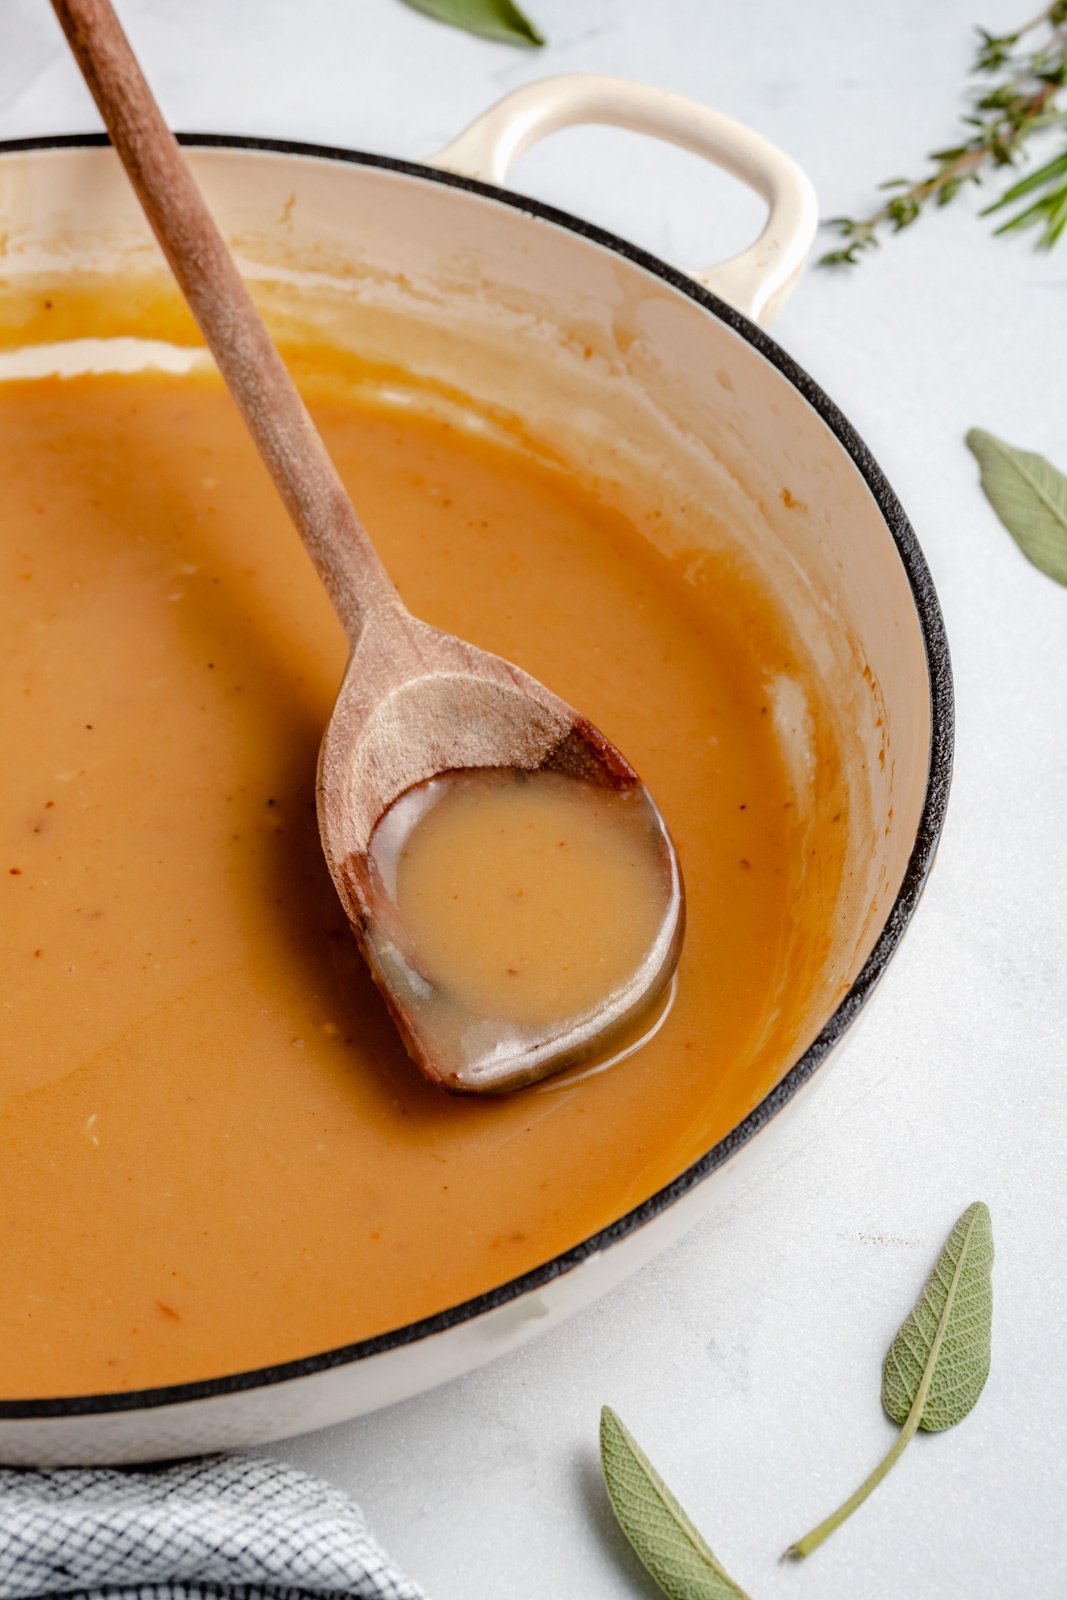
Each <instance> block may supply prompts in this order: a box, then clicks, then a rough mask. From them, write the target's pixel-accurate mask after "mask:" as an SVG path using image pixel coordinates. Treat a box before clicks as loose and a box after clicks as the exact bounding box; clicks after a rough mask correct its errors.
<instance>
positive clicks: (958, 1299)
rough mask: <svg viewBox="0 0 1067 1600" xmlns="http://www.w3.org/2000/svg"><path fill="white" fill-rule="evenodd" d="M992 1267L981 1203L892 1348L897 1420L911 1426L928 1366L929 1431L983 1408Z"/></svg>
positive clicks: (888, 1371)
mask: <svg viewBox="0 0 1067 1600" xmlns="http://www.w3.org/2000/svg"><path fill="white" fill-rule="evenodd" d="M992 1266H993V1230H992V1227H991V1225H990V1219H989V1207H988V1206H985V1205H983V1204H982V1202H981V1201H980V1200H976V1201H975V1203H974V1205H973V1206H968V1207H967V1210H966V1211H965V1212H964V1213H963V1216H962V1217H961V1218H960V1219H959V1221H958V1222H957V1224H956V1226H955V1227H954V1228H953V1230H952V1232H951V1233H950V1234H949V1237H948V1243H947V1244H946V1245H945V1248H944V1249H943V1250H942V1252H941V1254H940V1256H939V1257H938V1260H937V1265H936V1266H935V1267H934V1270H933V1272H932V1273H931V1274H930V1276H929V1278H928V1279H927V1281H926V1287H925V1288H924V1289H923V1292H922V1294H921V1295H920V1296H919V1300H918V1303H917V1304H916V1306H915V1309H914V1310H913V1311H912V1312H910V1313H909V1315H908V1316H907V1317H906V1318H905V1320H904V1322H903V1323H902V1324H901V1327H900V1331H899V1333H898V1334H897V1336H896V1338H895V1339H894V1340H893V1343H892V1344H891V1345H890V1346H889V1349H888V1351H887V1353H886V1358H885V1365H884V1366H883V1368H882V1405H883V1407H884V1408H885V1413H886V1416H887V1417H888V1418H889V1419H890V1421H891V1422H896V1423H899V1424H900V1426H901V1427H904V1426H905V1425H906V1424H907V1421H908V1418H909V1416H910V1415H911V1412H912V1408H913V1407H914V1405H915V1402H916V1399H917V1397H918V1395H919V1391H920V1389H922V1387H923V1381H924V1378H926V1374H927V1371H929V1377H928V1378H926V1389H925V1394H924V1396H923V1404H922V1410H921V1413H920V1415H919V1422H918V1425H919V1427H920V1428H922V1429H923V1430H924V1431H925V1432H927V1433H939V1432H941V1430H942V1429H944V1428H954V1427H955V1425H956V1423H957V1422H962V1421H963V1419H964V1417H965V1416H966V1415H967V1413H968V1412H969V1411H972V1410H973V1409H974V1407H975V1406H976V1405H977V1403H978V1397H979V1395H980V1394H981V1392H982V1390H983V1388H984V1387H985V1381H986V1379H987V1378H988V1377H989V1346H990V1323H991V1320H992V1316H993V1284H992V1278H991V1271H992ZM942 1323H944V1327H943V1328H942ZM937 1345H939V1348H937V1349H936V1350H935V1346H937Z"/></svg>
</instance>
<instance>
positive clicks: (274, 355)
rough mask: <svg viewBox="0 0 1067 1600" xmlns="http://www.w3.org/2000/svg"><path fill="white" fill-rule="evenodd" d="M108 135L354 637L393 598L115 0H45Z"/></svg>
mask: <svg viewBox="0 0 1067 1600" xmlns="http://www.w3.org/2000/svg"><path fill="white" fill-rule="evenodd" d="M52 5H53V8H54V10H55V13H56V15H57V17H58V18H59V21H60V24H61V25H62V28H63V31H64V33H65V34H66V36H67V41H68V43H69V45H70V48H71V50H72V51H73V53H74V56H75V58H76V60H77V62H78V65H79V67H80V68H81V70H82V74H83V76H84V78H85V81H86V83H87V84H88V85H89V88H90V90H91V91H92V95H93V99H94V100H95V101H96V104H97V106H98V108H99V110H100V115H101V116H102V117H103V119H104V123H105V125H106V127H107V131H108V133H109V134H110V136H111V142H112V144H113V145H114V147H115V149H116V151H117V152H118V155H119V158H120V159H121V161H122V164H123V166H124V167H125V168H126V172H127V174H128V175H129V178H130V182H131V183H132V184H133V187H134V189H135V190H136V192H137V195H138V198H139V199H140V202H141V205H142V206H143V207H144V211H145V215H146V216H147V218H148V220H149V222H150V223H151V225H152V229H153V231H154V233H155V235H156V238H157V239H158V240H159V242H160V244H161V246H162V247H163V252H164V254H165V255H166V257H167V260H168V261H169V263H170V265H171V269H172V270H173V272H174V276H175V277H176V278H177V280H178V283H179V285H180V287H181V290H182V293H183V294H184V296H185V298H186V300H187V301H188V302H189V305H190V307H191V309H192V312H193V315H194V316H195V317H196V320H197V322H198V323H199V325H200V330H201V332H202V333H203V335H204V338H205V339H206V341H207V344H208V346H209V348H210V350H211V353H212V355H213V356H214V357H215V360H216V362H217V363H218V366H219V369H220V371H221V372H222V375H223V377H224V378H225V380H226V382H227V384H228V385H229V388H230V392H231V394H232V395H233V397H234V399H235V400H236V401H237V404H238V406H239V407H240V409H241V411H242V412H243V414H244V418H245V421H246V422H247V424H248V427H249V430H250V432H251V434H252V437H253V439H254V440H255V442H256V444H257V446H258V447H259V451H260V454H261V455H262V457H263V459H264V461H265V462H266V464H267V468H268V470H269V471H270V475H271V477H272V478H273V479H274V482H275V485H276V487H277V489H278V491H279V493H280V494H281V496H282V499H283V500H284V501H285V504H286V506H287V508H288V511H289V515H290V516H291V517H292V519H293V521H294V523H295V524H296V526H297V529H298V531H299V533H300V535H301V537H302V538H303V540H304V543H305V545H306V546H307V548H308V551H309V552H310V555H311V558H312V560H313V561H314V563H315V566H316V567H317V569H318V572H319V576H320V577H321V579H322V581H323V583H324V584H325V585H326V588H327V590H328V591H329V595H330V598H331V600H332V601H333V603H334V606H335V608H336V610H337V613H338V615H339V617H340V618H341V622H342V623H343V625H344V627H345V629H346V631H347V633H348V635H349V638H350V639H351V640H352V642H353V644H354V643H355V641H356V639H357V638H358V636H359V634H360V632H361V631H362V628H363V625H364V623H365V622H366V620H367V617H368V616H369V614H370V612H371V611H372V610H377V609H379V608H381V607H383V606H389V607H393V608H399V607H400V598H399V596H398V594H397V592H396V589H395V588H394V587H393V584H392V581H391V580H390V578H389V576H388V574H387V572H386V570H385V568H384V567H383V566H382V563H381V561H380V560H379V559H378V556H377V553H376V552H375V550H374V547H373V545H372V544H371V541H370V538H369V537H368V535H367V532H366V530H365V529H364V527H363V525H362V523H361V522H360V520H359V518H358V517H357V516H356V513H355V510H354V508H353V506H352V502H351V501H350V500H349V498H348V495H347V493H346V491H345V487H344V485H343V484H342V482H341V479H340V476H339V475H338V472H337V468H336V467H335V466H334V464H333V462H332V461H331V460H330V457H329V455H328V453H327V450H326V446H325V445H324V444H323V442H322V438H321V436H320V434H319V432H318V429H317V428H316V427H315V424H314V423H313V422H312V420H311V417H310V416H309V415H308V411H307V407H306V406H305V405H304V402H303V401H302V400H301V398H300V396H299V395H298V394H297V391H296V387H295V385H294V384H293V381H292V379H291V378H290V376H289V374H288V372H287V371H286V368H285V364H284V362H283V361H282V359H281V356H280V355H279V354H278V351H277V350H276V348H275V346H274V343H273V341H272V340H271V337H270V335H269V333H268V332H267V330H266V328H265V327H264V326H263V322H262V319H261V318H260V315H259V312H258V311H257V310H256V308H255V306H254V305H253V303H252V299H251V296H250V295H249V293H248V290H247V289H246V288H245V285H244V282H243V280H242V279H241V276H240V274H239V272H238V271H237V267H236V265H235V263H234V260H233V257H232V256H231V255H230V252H229V250H228V249H227V247H226V245H225V243H224V241H223V238H222V235H221V234H220V233H219V230H218V228H217V227H216V226H215V223H214V221H213V219H212V217H211V214H210V212H209V211H208V209H207V206H206V204H205V202H204V198H203V196H202V195H201V193H200V190H199V189H198V188H197V186H196V182H195V180H194V179H193V175H192V173H191V171H190V170H189V166H188V164H187V162H186V160H185V157H184V155H183V154H182V152H181V149H180V148H179V145H178V142H177V140H176V139H175V138H174V135H173V134H172V133H171V132H170V129H169V128H168V127H167V125H166V123H165V122H164V120H163V115H162V113H161V111H160V109H159V106H158V105H157V104H156V101H155V98H154V96H153V94H152V91H151V89H150V88H149V87H148V84H147V82H146V81H145V77H144V74H143V73H142V71H141V68H140V66H139V64H138V62H137V58H136V56H135V55H134V53H133V50H132V49H131V47H130V42H129V40H128V39H127V37H126V35H125V33H124V32H123V30H122V27H121V25H120V23H119V20H118V17H117V16H116V15H115V12H114V10H113V9H112V6H111V4H110V0H52Z"/></svg>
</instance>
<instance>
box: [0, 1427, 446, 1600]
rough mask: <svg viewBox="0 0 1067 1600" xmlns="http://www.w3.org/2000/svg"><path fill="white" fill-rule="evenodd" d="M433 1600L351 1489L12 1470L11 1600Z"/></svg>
mask: <svg viewBox="0 0 1067 1600" xmlns="http://www.w3.org/2000/svg"><path fill="white" fill-rule="evenodd" d="M45 1595H48V1596H58V1595H62V1596H64V1597H66V1600H75V1597H77V1600H311V1597H314V1600H324V1597H328V1600H342V1597H343V1600H426V1596H425V1594H424V1593H423V1590H422V1589H420V1588H419V1587H418V1585H417V1584H414V1583H412V1582H411V1580H410V1578H406V1577H405V1576H404V1575H403V1573H402V1572H398V1571H397V1569H396V1568H395V1567H394V1566H393V1564H392V1562H391V1561H390V1560H389V1558H388V1557H387V1556H386V1554H385V1552H384V1551H383V1550H382V1549H381V1548H380V1546H379V1545H378V1544H376V1543H375V1541H374V1539H372V1538H371V1536H370V1534H369V1533H368V1532H367V1525H366V1523H365V1522H364V1520H363V1513H362V1512H361V1511H360V1509H359V1507H358V1506H357V1505H355V1504H354V1503H353V1502H352V1501H351V1500H349V1499H348V1498H347V1497H346V1496H345V1495H344V1494H342V1492H341V1490H340V1489H337V1488H335V1487H334V1486H333V1485H332V1484H328V1483H322V1482H320V1481H319V1480H318V1479H317V1478H311V1477H309V1476H308V1475H307V1474H306V1473H304V1472H298V1471H296V1469H295V1468H293V1467H285V1466H280V1465H278V1463H276V1462H273V1461H258V1460H243V1459H224V1458H221V1457H215V1458H212V1459H209V1460H205V1461H180V1462H178V1463H177V1464H176V1465H174V1466H167V1467H159V1468H154V1469H150V1470H147V1471H144V1470H141V1471H128V1470H124V1469H112V1468H81V1467H78V1468H73V1467H66V1468H63V1469H62V1470H60V1471H55V1472H16V1471H12V1470H7V1469H0V1600H31V1597H35V1596H45Z"/></svg>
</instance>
